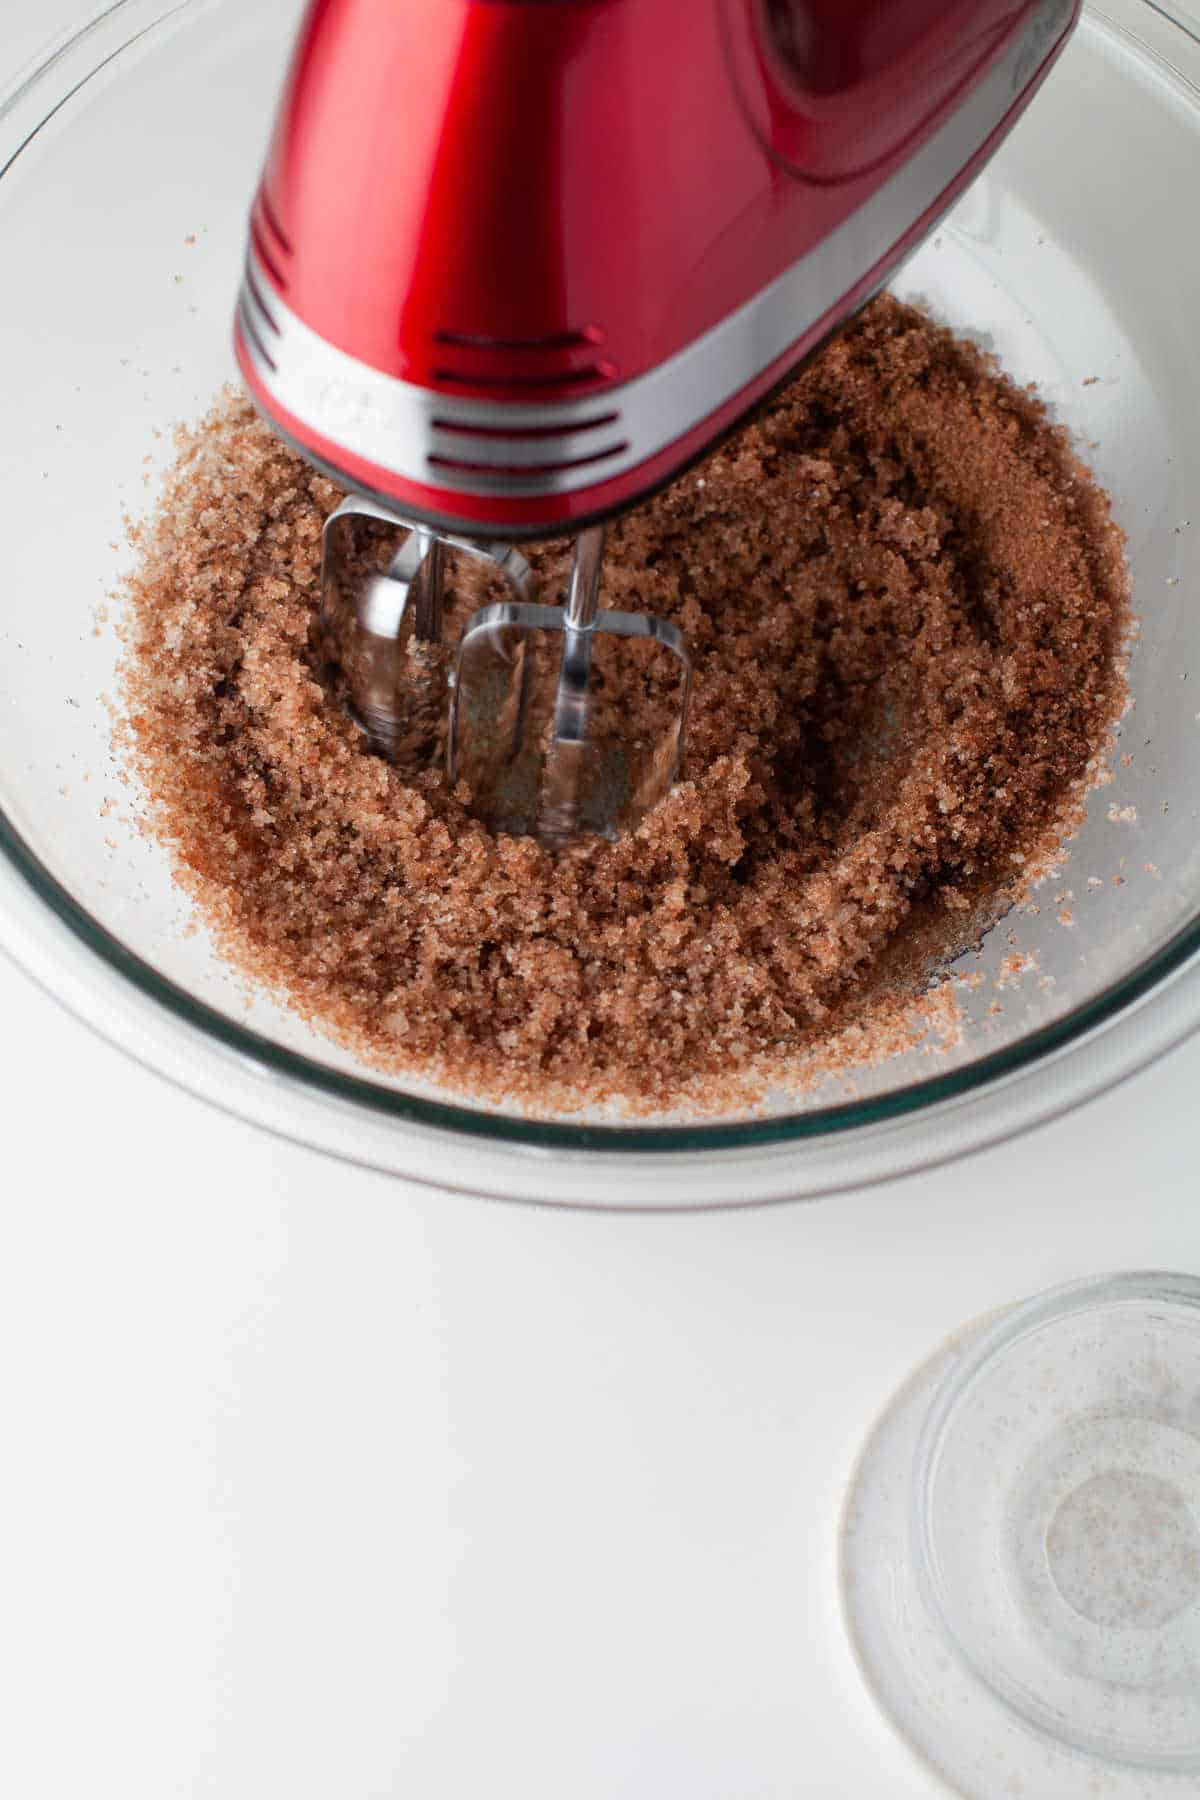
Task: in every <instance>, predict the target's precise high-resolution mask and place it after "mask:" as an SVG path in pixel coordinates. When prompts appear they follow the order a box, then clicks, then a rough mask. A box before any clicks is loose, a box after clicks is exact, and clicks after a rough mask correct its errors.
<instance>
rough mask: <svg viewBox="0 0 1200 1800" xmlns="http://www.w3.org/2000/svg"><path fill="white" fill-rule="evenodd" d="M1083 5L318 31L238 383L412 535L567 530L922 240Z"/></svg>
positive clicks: (662, 474)
mask: <svg viewBox="0 0 1200 1800" xmlns="http://www.w3.org/2000/svg"><path fill="white" fill-rule="evenodd" d="M1076 11H1077V0H697V3H696V4H691V5H686V6H684V5H681V4H680V0H402V3H397V0H314V3H313V4H312V6H311V7H310V9H309V12H308V14H307V17H306V20H305V23H304V26H303V29H302V32H301V35H300V39H299V42H298V45H297V49H296V53H295V57H294V60H293V64H292V68H291V71H290V74H289V77H288V80H287V84H286V87H285V91H284V95H283V99H282V103H281V106H280V110H279V114H278V120H277V124H276V129H275V133H274V138H273V141H272V144H271V148H270V152H269V156H268V159H267V164H266V168H265V171H264V174H263V178H262V183H261V186H260V189H259V192H258V195H257V198H256V200H255V203H254V207H253V212H252V217H251V225H250V245H249V251H248V260H247V271H246V279H245V283H244V286H243V291H242V296H241V301H240V305H239V313H238V324H237V330H236V341H237V351H238V356H239V359H240V362H241V367H242V370H243V373H244V375H245V377H246V380H247V381H248V383H249V385H250V388H251V390H252V392H253V394H254V397H255V399H256V401H257V402H258V403H259V405H260V406H261V407H262V409H263V410H264V412H265V413H266V414H267V415H268V417H269V418H270V419H271V421H272V422H273V423H274V424H275V425H276V427H277V428H278V429H279V430H280V431H281V432H282V434H283V435H284V436H285V437H287V438H289V439H290V440H291V441H292V442H293V443H294V444H295V445H296V446H297V447H298V448H299V449H300V450H301V451H303V453H304V454H305V455H306V456H308V457H309V458H310V459H311V460H312V461H314V462H316V463H317V464H319V465H321V466H323V467H325V468H327V469H328V470H329V471H330V472H331V473H333V474H334V475H335V476H336V477H337V478H339V479H340V480H341V481H342V482H343V483H345V484H346V485H348V486H351V487H355V488H357V489H359V490H360V491H362V492H364V493H367V494H369V495H371V496H372V497H373V498H374V499H376V500H378V501H381V502H383V503H384V504H386V505H387V506H389V507H390V508H392V509H393V510H394V511H395V512H396V513H398V514H400V515H403V516H404V517H405V518H406V519H410V520H414V521H424V522H427V523H430V524H433V525H434V526H436V527H440V528H443V529H447V530H453V531H457V532H460V533H471V534H476V535H481V536H489V535H495V534H498V533H502V534H503V535H504V536H506V537H510V538H511V537H520V536H533V535H542V536H544V535H546V534H548V533H550V532H554V531H562V530H572V531H573V530H576V529H578V528H579V527H580V526H581V525H583V524H584V523H587V522H589V521H593V520H596V519H598V518H601V517H604V516H606V515H608V514H610V513H613V512H617V511H620V510H621V509H623V508H625V507H627V506H629V505H630V504H631V503H632V502H633V501H635V500H636V499H638V498H639V497H640V496H642V495H644V494H646V493H648V492H649V491H651V490H652V489H653V488H655V487H656V486H658V485H661V484H662V483H663V482H664V481H665V480H667V479H669V478H670V477H671V476H672V475H674V474H675V473H677V472H678V471H679V470H680V469H681V468H682V467H683V466H685V465H686V464H687V462H689V461H690V460H692V459H693V458H694V457H695V456H697V455H698V454H700V453H701V452H702V451H703V450H704V449H705V448H706V447H707V446H709V445H710V444H711V443H712V442H713V441H714V439H715V438H717V437H718V436H719V435H720V434H721V433H722V432H723V431H725V430H726V429H727V428H729V427H730V426H731V425H732V424H733V423H734V422H735V421H736V420H737V419H738V418H740V417H741V416H742V415H743V414H744V413H745V412H746V411H747V410H748V409H749V408H750V407H751V406H752V405H753V403H754V402H755V401H756V400H757V399H759V398H760V397H761V396H762V395H763V394H764V393H765V392H767V391H768V390H769V389H770V388H771V387H772V386H773V385H774V384H776V383H777V382H778V381H779V380H780V379H781V378H782V377H783V376H785V375H786V374H787V373H788V372H789V371H790V370H791V369H793V368H794V367H795V366H796V365H797V364H798V363H799V362H800V361H801V360H802V359H803V358H804V357H805V356H806V355H808V354H810V353H811V351H812V350H813V349H815V348H816V347H817V346H818V345H819V344H820V343H821V342H823V341H824V339H825V338H826V337H827V336H828V335H829V333H830V332H831V331H832V330H834V329H836V327H837V326H838V325H839V324H841V323H842V322H843V321H844V320H845V319H846V318H847V317H848V316H849V314H851V313H852V312H853V311H854V310H855V309H856V308H857V307H858V306H859V305H861V304H862V303H863V301H864V300H865V299H867V298H868V297H869V296H870V294H871V293H872V292H874V291H875V289H876V288H877V287H878V286H879V285H880V284H881V282H882V281H883V280H884V278H885V277H886V275H887V274H888V272H889V270H890V269H891V268H893V267H894V265H895V264H896V262H897V261H898V259H900V258H901V257H902V256H903V255H904V254H905V252H906V251H908V250H910V249H911V248H913V247H915V245H916V244H917V243H918V242H919V241H920V240H921V239H922V238H923V237H924V235H925V234H926V233H927V231H928V230H929V229H930V228H931V227H932V225H933V224H934V223H935V222H936V220H937V219H938V218H939V217H940V216H941V214H942V212H943V211H944V210H945V208H946V207H947V205H948V204H949V203H950V202H951V201H952V200H953V199H954V197H955V196H956V194H957V193H958V192H959V191H960V190H961V188H962V187H963V186H964V185H965V183H966V182H967V181H968V180H969V179H970V178H971V176H972V175H973V174H974V173H975V172H976V171H977V170H978V169H979V168H980V167H981V165H982V163H983V162H984V161H985V160H986V158H987V156H988V155H989V153H990V152H991V150H992V149H994V148H995V147H996V146H997V144H998V143H999V142H1000V141H1001V139H1002V138H1003V137H1004V135H1005V134H1006V132H1007V130H1008V128H1009V127H1010V126H1011V124H1012V123H1013V122H1014V120H1015V118H1016V117H1017V115H1018V114H1019V112H1020V110H1021V109H1022V108H1023V106H1024V105H1025V103H1026V102H1027V101H1028V99H1029V98H1030V96H1031V95H1032V93H1033V91H1034V90H1035V88H1036V87H1037V85H1038V83H1039V82H1040V80H1041V79H1042V77H1043V76H1044V75H1045V73H1046V71H1047V69H1048V68H1049V66H1050V64H1051V62H1052V61H1053V59H1054V56H1055V55H1056V53H1057V51H1058V50H1059V49H1060V48H1061V46H1062V44H1063V42H1064V41H1065V38H1066V35H1067V34H1068V32H1069V29H1070V26H1071V24H1072V22H1073V19H1074V16H1075V13H1076Z"/></svg>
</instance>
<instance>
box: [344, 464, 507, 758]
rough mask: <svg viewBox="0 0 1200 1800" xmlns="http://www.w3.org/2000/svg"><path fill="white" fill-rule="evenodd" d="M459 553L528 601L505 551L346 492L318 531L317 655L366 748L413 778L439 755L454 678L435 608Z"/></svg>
mask: <svg viewBox="0 0 1200 1800" xmlns="http://www.w3.org/2000/svg"><path fill="white" fill-rule="evenodd" d="M364 520H365V521H369V522H370V524H372V525H383V526H387V527H388V528H389V530H388V532H387V533H385V534H382V536H383V543H382V546H381V545H380V544H379V542H378V541H377V542H376V543H375V544H374V545H371V544H369V543H364V541H363V536H362V526H361V522H362V521H364ZM356 525H357V526H358V531H357V532H356V529H355V527H356ZM397 534H399V542H398V543H397V542H396V541H395V540H396V537H397ZM378 536H379V534H377V538H378ZM460 556H462V557H467V558H470V559H472V561H473V562H474V563H475V564H477V565H479V566H481V567H483V568H484V569H485V570H486V571H487V572H488V573H489V574H494V575H495V576H496V577H497V578H499V579H502V580H503V581H504V582H505V583H506V584H507V586H508V587H509V588H510V589H511V591H512V592H513V593H514V594H515V595H516V596H517V597H518V599H520V600H528V599H532V598H533V596H534V595H535V594H536V591H537V586H536V581H535V578H534V574H533V571H532V569H531V568H530V567H529V564H528V563H527V562H526V560H525V558H524V557H523V556H522V555H521V554H520V552H519V551H517V550H514V549H513V547H512V546H511V545H510V544H501V543H479V542H475V541H473V540H469V539H459V538H453V537H448V536H443V535H441V534H440V533H436V532H432V531H429V530H428V529H426V528H424V527H422V526H417V525H412V524H410V523H409V522H408V521H407V520H404V519H401V518H398V517H397V516H396V515H395V514H394V513H391V512H389V511H388V510H387V509H386V508H385V507H382V506H380V505H378V504H377V503H376V502H375V501H374V500H368V499H367V498H366V497H365V496H364V495H361V494H350V495H348V496H347V497H346V499H345V500H343V501H342V503H341V505H340V506H338V507H336V508H335V510H334V511H333V512H332V513H330V515H329V517H328V518H327V519H326V521H325V524H324V528H323V530H322V534H321V637H322V643H323V647H324V650H325V654H326V657H327V659H328V660H329V662H330V663H331V664H332V665H333V666H334V667H335V668H336V670H337V672H338V677H339V681H340V684H341V687H342V689H343V692H344V697H345V701H346V705H347V709H348V711H349V712H350V714H351V716H352V717H353V718H354V719H355V720H356V721H357V723H358V724H359V725H360V726H361V728H362V730H363V732H364V733H365V735H366V738H367V741H368V743H369V744H370V746H371V748H372V749H373V750H374V751H376V753H377V754H378V755H380V756H383V757H386V759H387V760H388V761H389V762H392V763H395V764H397V765H398V766H399V767H402V768H404V769H405V770H406V772H409V773H413V774H416V773H419V772H421V771H423V770H425V769H428V768H429V767H430V766H431V765H432V764H434V763H435V762H437V761H440V758H441V755H442V742H443V739H444V737H445V734H446V729H447V710H448V704H449V702H448V691H449V686H450V682H451V680H452V679H453V677H452V676H451V675H450V673H449V667H448V665H449V657H448V656H447V655H446V654H445V652H444V650H443V648H442V646H443V639H444V620H443V614H444V602H445V591H446V580H447V575H448V573H449V572H450V570H451V569H452V568H453V565H454V563H455V559H456V558H457V557H460Z"/></svg>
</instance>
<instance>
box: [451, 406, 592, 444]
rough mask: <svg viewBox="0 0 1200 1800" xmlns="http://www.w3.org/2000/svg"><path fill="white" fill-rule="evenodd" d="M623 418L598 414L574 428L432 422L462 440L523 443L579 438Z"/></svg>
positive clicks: (455, 421) (470, 421)
mask: <svg viewBox="0 0 1200 1800" xmlns="http://www.w3.org/2000/svg"><path fill="white" fill-rule="evenodd" d="M620 417H621V415H620V413H616V412H606V413H597V414H596V415H595V417H594V418H591V419H577V420H576V421H575V423H574V424H573V425H482V424H477V423H475V421H473V420H470V419H436V418H435V419H434V420H433V421H432V423H433V425H434V426H435V427H436V429H437V430H438V431H450V432H458V433H459V434H460V435H461V436H463V437H483V438H519V439H520V440H521V441H522V442H523V443H524V442H528V441H529V440H530V439H531V438H561V437H566V436H567V435H568V434H569V435H570V436H571V437H578V435H579V434H580V432H584V431H601V430H603V428H604V426H605V425H615V424H616V423H617V421H618V420H619V419H620Z"/></svg>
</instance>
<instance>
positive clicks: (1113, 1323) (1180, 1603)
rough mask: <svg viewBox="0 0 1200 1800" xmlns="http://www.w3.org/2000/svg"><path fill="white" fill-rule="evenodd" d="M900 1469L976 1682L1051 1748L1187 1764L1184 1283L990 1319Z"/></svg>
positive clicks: (1089, 1294) (1194, 1618)
mask: <svg viewBox="0 0 1200 1800" xmlns="http://www.w3.org/2000/svg"><path fill="white" fill-rule="evenodd" d="M913 1481H914V1486H913V1499H912V1523H913V1531H912V1556H913V1561H914V1564H915V1568H916V1573H917V1577H918V1581H919V1583H920V1586H921V1589H922V1592H923V1594H924V1597H925V1601H926V1604H927V1606H928V1608H929V1610H930V1613H931V1614H932V1615H933V1616H934V1617H935V1619H936V1620H938V1621H940V1624H941V1626H942V1628H943V1629H944V1632H945V1634H946V1637H947V1639H948V1640H949V1643H950V1644H951V1645H952V1646H953V1647H954V1649H955V1651H956V1652H957V1654H958V1655H959V1656H960V1657H961V1658H962V1660H963V1661H964V1663H965V1664H966V1665H967V1666H968V1667H969V1668H970V1669H971V1670H972V1671H973V1672H974V1674H975V1676H976V1677H977V1678H978V1679H979V1680H980V1681H981V1682H983V1683H984V1684H985V1685H986V1687H987V1688H989V1689H990V1690H991V1692H992V1693H993V1694H995V1695H997V1696H998V1697H999V1698H1000V1699H1001V1700H1003V1701H1004V1702H1005V1704H1006V1705H1007V1706H1008V1707H1009V1708H1011V1710H1012V1711H1013V1712H1014V1713H1016V1714H1017V1715H1018V1717H1019V1718H1020V1719H1021V1720H1022V1721H1023V1722H1024V1723H1025V1724H1027V1725H1029V1726H1032V1727H1033V1728H1035V1730H1036V1731H1038V1732H1041V1733H1044V1734H1046V1735H1047V1736H1049V1737H1051V1738H1053V1739H1055V1740H1056V1741H1057V1742H1059V1743H1060V1744H1063V1745H1065V1746H1067V1747H1068V1748H1069V1749H1072V1750H1076V1751H1083V1752H1085V1753H1086V1754H1088V1755H1089V1756H1092V1757H1094V1758H1097V1759H1098V1760H1100V1761H1103V1762H1105V1763H1119V1764H1128V1765H1133V1766H1135V1767H1138V1768H1142V1769H1147V1770H1156V1771H1163V1772H1167V1771H1170V1772H1177V1773H1182V1772H1185V1771H1196V1770H1200V1281H1196V1280H1194V1279H1192V1278H1190V1277H1187V1276H1180V1275H1153V1274H1151V1275H1142V1274H1129V1275H1117V1276H1113V1277H1111V1278H1108V1279H1105V1280H1101V1281H1084V1282H1079V1283H1077V1284H1073V1285H1072V1286H1069V1287H1066V1288H1060V1289H1058V1290H1056V1291H1054V1292H1052V1293H1049V1294H1045V1295H1042V1296H1041V1297H1039V1298H1038V1299H1035V1300H1032V1301H1029V1302H1028V1303H1027V1304H1025V1305H1023V1306H1020V1307H1017V1308H1016V1309H1015V1310H1014V1311H1012V1312H1010V1313H1007V1314H1006V1315H1005V1316H1004V1317H1003V1318H1001V1319H1000V1320H999V1322H998V1323H996V1324H994V1325H993V1326H991V1327H990V1328H989V1329H987V1330H985V1331H984V1332H983V1333H982V1334H981V1335H980V1336H979V1337H978V1338H977V1339H976V1340H975V1341H974V1342H973V1343H972V1345H971V1347H970V1350H969V1351H968V1353H967V1354H966V1355H965V1357H964V1358H963V1359H962V1360H961V1361H960V1362H959V1363H957V1364H956V1365H954V1366H952V1368H951V1370H950V1372H949V1375H948V1377H947V1378H946V1379H945V1381H944V1382H943V1385H942V1387H941V1390H940V1391H939V1393H938V1395H937V1397H936V1399H935V1401H934V1403H933V1406H932V1408H931V1410H930V1412H929V1414H928V1417H927V1420H926V1424H925V1427H924V1430H923V1432H922V1434H921V1437H920V1441H919V1443H918V1446H917V1453H916V1459H915V1465H914V1476H913ZM1198 1791H1200V1778H1198Z"/></svg>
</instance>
